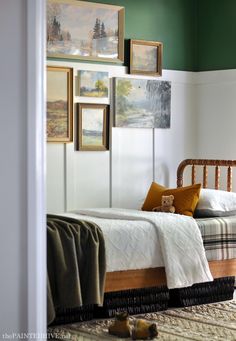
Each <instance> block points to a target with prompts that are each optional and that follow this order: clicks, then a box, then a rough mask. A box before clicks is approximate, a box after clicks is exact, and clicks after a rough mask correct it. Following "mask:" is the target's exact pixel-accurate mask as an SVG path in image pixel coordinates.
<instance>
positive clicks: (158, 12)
mask: <svg viewBox="0 0 236 341" xmlns="http://www.w3.org/2000/svg"><path fill="white" fill-rule="evenodd" d="M89 2H100V3H105V4H111V5H118V6H124V7H125V63H124V64H125V65H126V66H129V39H143V40H154V41H160V42H162V43H163V46H164V48H163V68H164V69H172V70H186V71H192V70H194V69H195V68H196V60H195V56H196V51H195V44H194V36H195V25H194V22H195V17H196V15H195V13H196V10H195V2H196V0H93V1H89Z"/></svg>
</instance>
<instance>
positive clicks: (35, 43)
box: [27, 0, 47, 340]
mask: <svg viewBox="0 0 236 341" xmlns="http://www.w3.org/2000/svg"><path fill="white" fill-rule="evenodd" d="M45 7H46V6H45V0H34V1H32V0H27V124H28V127H27V172H28V174H27V178H28V182H27V186H28V192H27V195H28V199H27V200H28V204H27V212H28V213H27V214H28V221H27V225H28V250H27V251H28V332H29V333H37V335H38V336H39V337H37V338H38V339H40V340H41V339H45V337H43V335H45V333H46V297H47V292H46V221H45V220H46V219H45V212H46V210H45V206H46V205H45V176H46V175H45V173H46V172H45V168H46V161H45V149H46V148H45V144H46V142H45V140H46V139H45V122H46V120H45V93H46V85H45V67H46V66H45V65H46V56H45V43H46V24H45V23H46V14H45ZM40 335H41V336H40ZM32 339H35V337H32Z"/></svg>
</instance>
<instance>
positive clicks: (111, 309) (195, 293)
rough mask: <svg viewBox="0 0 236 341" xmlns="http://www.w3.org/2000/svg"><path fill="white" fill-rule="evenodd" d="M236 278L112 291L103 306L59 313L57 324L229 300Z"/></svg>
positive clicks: (105, 296) (72, 309)
mask: <svg viewBox="0 0 236 341" xmlns="http://www.w3.org/2000/svg"><path fill="white" fill-rule="evenodd" d="M234 283H235V277H233V276H230V277H222V278H217V279H215V280H214V281H213V282H207V283H200V284H194V285H192V286H191V287H187V288H181V289H171V290H169V289H167V287H166V286H161V287H154V288H153V287H152V288H143V289H131V290H123V291H116V292H108V293H105V295H104V303H103V306H102V307H99V306H97V305H86V306H83V307H78V308H71V309H60V310H56V318H55V320H54V322H53V325H59V324H66V323H74V322H82V321H88V320H92V319H97V318H110V317H113V316H114V315H115V314H116V312H120V311H127V312H128V313H129V315H136V314H143V313H148V312H155V311H162V310H166V309H167V308H169V307H187V306H191V305H198V304H206V303H213V302H220V301H226V300H230V299H232V298H233V293H234Z"/></svg>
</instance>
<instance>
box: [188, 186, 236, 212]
mask: <svg viewBox="0 0 236 341" xmlns="http://www.w3.org/2000/svg"><path fill="white" fill-rule="evenodd" d="M230 215H236V193H233V192H226V191H221V190H215V189H208V188H202V189H201V192H200V198H199V201H198V204H197V207H196V210H195V212H194V216H195V217H196V218H201V217H225V216H230Z"/></svg>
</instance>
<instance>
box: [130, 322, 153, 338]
mask: <svg viewBox="0 0 236 341" xmlns="http://www.w3.org/2000/svg"><path fill="white" fill-rule="evenodd" d="M157 335H158V331H157V325H156V323H152V322H148V321H145V320H142V319H138V320H136V321H135V325H134V327H133V329H132V340H147V339H151V340H152V339H154V338H155V337H156V336H157Z"/></svg>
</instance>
